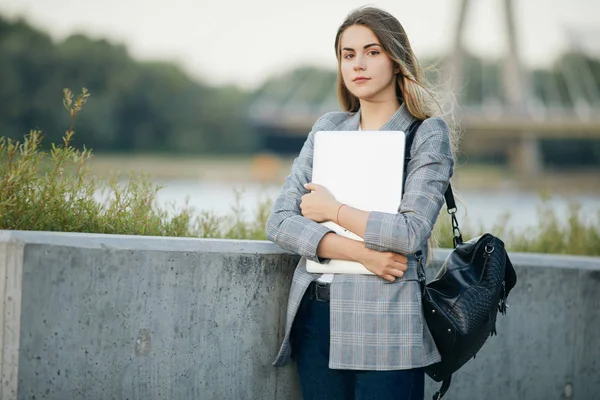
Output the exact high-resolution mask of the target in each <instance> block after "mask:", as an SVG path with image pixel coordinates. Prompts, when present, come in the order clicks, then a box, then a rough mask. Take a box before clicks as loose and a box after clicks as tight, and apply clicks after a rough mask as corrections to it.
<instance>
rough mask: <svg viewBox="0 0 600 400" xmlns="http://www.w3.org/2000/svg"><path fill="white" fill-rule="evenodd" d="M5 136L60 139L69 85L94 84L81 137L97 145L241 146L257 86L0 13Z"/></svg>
mask: <svg viewBox="0 0 600 400" xmlns="http://www.w3.org/2000/svg"><path fill="white" fill-rule="evenodd" d="M0 77H1V84H0V136H8V137H22V136H23V134H25V133H28V132H29V130H30V129H40V130H42V131H43V133H44V135H45V137H46V138H47V139H48V140H47V141H44V142H45V143H50V141H54V142H60V141H61V137H62V135H63V134H64V132H65V130H66V129H67V128H68V115H65V112H64V109H62V107H63V105H62V103H61V97H62V94H61V93H62V89H63V88H65V87H68V88H71V89H72V90H74V91H76V92H78V91H79V90H80V89H81V88H82V87H86V88H87V89H89V91H90V93H91V97H90V100H89V104H88V107H87V108H86V110H85V112H82V113H81V115H80V116H79V117H78V121H77V134H76V135H75V137H74V142H73V143H74V144H75V145H80V144H82V143H85V145H86V146H87V147H91V148H94V150H95V151H96V152H97V151H110V152H195V153H214V152H221V153H240V152H247V151H248V149H250V148H252V147H253V145H254V143H253V141H254V140H255V138H254V136H255V135H252V132H251V131H250V129H249V127H248V125H247V124H246V120H245V119H246V118H245V110H246V108H247V104H248V102H249V100H250V97H251V93H248V92H245V91H242V90H240V89H237V88H235V87H213V86H210V85H208V84H205V83H201V82H197V81H194V80H192V79H190V78H189V77H188V76H187V75H186V74H185V73H184V72H183V71H182V70H181V69H180V68H178V67H177V66H176V65H173V64H169V63H164V62H140V61H136V60H133V59H132V58H131V57H130V56H129V54H128V52H127V49H126V48H125V47H124V46H122V45H114V44H111V43H109V42H107V41H106V40H95V39H91V38H88V37H86V36H83V35H73V36H70V37H69V38H67V39H66V40H64V41H62V42H54V41H52V40H51V38H50V37H49V36H48V35H47V34H46V33H44V32H41V31H39V30H37V29H34V28H33V27H31V26H30V25H28V24H27V23H26V22H24V21H22V20H18V21H14V22H13V21H9V20H7V19H4V18H2V17H1V16H0Z"/></svg>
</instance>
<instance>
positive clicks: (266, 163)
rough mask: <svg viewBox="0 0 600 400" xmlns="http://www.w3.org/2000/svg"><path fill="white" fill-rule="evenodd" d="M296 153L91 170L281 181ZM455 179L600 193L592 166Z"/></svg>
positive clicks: (141, 162)
mask: <svg viewBox="0 0 600 400" xmlns="http://www.w3.org/2000/svg"><path fill="white" fill-rule="evenodd" d="M292 162H293V157H288V158H283V157H277V156H272V155H265V154H259V155H255V156H241V157H232V156H223V157H190V156H185V157H176V156H159V155H108V154H94V156H93V158H92V159H91V160H90V162H89V167H90V170H91V173H92V174H94V175H97V176H101V177H108V176H111V175H112V174H115V173H120V174H128V173H130V172H131V173H134V174H147V175H149V176H150V177H151V178H153V179H157V180H199V181H220V182H254V183H261V184H281V183H282V182H283V180H284V179H285V177H286V176H287V174H288V173H289V170H290V167H291V164H292ZM453 184H454V185H455V186H456V187H457V188H461V189H464V190H476V189H481V190H485V191H496V190H524V191H532V192H542V193H548V194H559V195H569V194H592V195H593V194H599V195H600V167H598V168H596V169H588V170H573V171H554V170H552V171H545V172H543V173H542V174H540V176H538V177H536V178H535V179H531V180H525V179H522V178H520V177H519V176H517V174H515V173H513V172H512V171H510V170H509V169H508V168H505V167H502V166H496V165H483V164H479V165H477V164H470V165H464V164H463V165H461V164H460V163H459V164H458V165H457V166H456V168H455V173H454V178H453Z"/></svg>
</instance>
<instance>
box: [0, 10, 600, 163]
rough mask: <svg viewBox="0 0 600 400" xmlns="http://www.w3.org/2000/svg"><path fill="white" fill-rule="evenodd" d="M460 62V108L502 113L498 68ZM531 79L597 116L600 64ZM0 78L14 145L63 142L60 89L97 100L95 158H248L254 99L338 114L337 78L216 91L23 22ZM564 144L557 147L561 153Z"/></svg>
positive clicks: (3, 131)
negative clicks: (27, 138)
mask: <svg viewBox="0 0 600 400" xmlns="http://www.w3.org/2000/svg"><path fill="white" fill-rule="evenodd" d="M431 62H433V60H430V61H427V60H425V62H424V64H430V63H431ZM463 62H464V80H463V81H464V83H465V85H464V90H463V91H462V93H461V97H460V99H461V103H462V104H464V105H467V106H468V105H471V104H475V105H482V104H483V105H488V106H489V105H492V106H493V105H498V104H502V103H503V101H504V100H503V97H504V96H503V94H502V92H503V88H502V83H501V68H502V65H501V63H500V62H498V61H496V62H494V61H490V60H482V59H480V58H477V57H475V56H473V55H467V56H466V57H465V59H464V61H463ZM528 72H529V73H528V74H527V76H528V81H529V82H530V83H531V88H532V91H533V93H532V94H533V95H534V96H533V97H532V98H533V99H537V104H538V105H539V104H544V105H545V106H549V107H561V106H566V107H571V106H573V104H577V107H579V109H580V110H583V112H585V106H586V104H588V105H595V107H596V109H597V108H598V107H600V99H599V98H598V93H599V92H600V60H598V59H594V58H590V57H587V56H585V55H583V54H580V53H569V54H564V55H563V56H562V57H560V58H559V59H558V60H557V61H556V62H555V64H554V65H553V66H552V68H550V69H547V70H535V71H528ZM0 77H1V81H0V136H8V137H13V138H17V137H22V136H23V134H25V133H27V132H29V130H30V129H40V130H42V131H43V133H44V135H45V137H46V138H47V139H48V140H46V141H44V143H50V142H60V140H61V137H62V135H63V134H64V131H65V130H66V129H67V127H68V116H67V115H65V113H64V111H63V110H62V109H61V108H62V107H63V105H62V104H61V101H60V99H61V97H62V93H61V92H62V89H63V88H65V87H69V88H71V89H73V90H74V91H76V92H78V91H79V90H80V88H82V87H86V88H88V89H89V91H90V93H91V97H90V99H89V102H88V105H87V107H86V110H85V112H83V113H81V115H80V116H79V117H78V121H77V127H76V128H77V129H76V130H77V134H76V135H75V137H74V141H73V144H74V145H76V146H78V145H81V144H84V143H85V145H86V146H87V147H91V148H93V149H94V150H95V152H103V151H104V152H124V153H131V152H144V153H148V152H160V153H182V152H190V153H195V154H208V153H211V154H224V153H228V154H235V153H237V154H241V153H250V152H253V151H256V150H259V149H260V146H261V139H260V132H259V129H263V128H261V127H259V126H256V124H254V123H253V121H252V120H251V119H250V117H249V110H251V106H252V104H253V101H254V100H256V99H257V98H261V100H265V99H267V101H269V99H270V100H271V101H272V103H273V104H274V105H281V104H284V103H285V104H286V106H287V107H292V108H293V109H294V110H296V111H297V112H298V113H301V112H303V109H302V107H306V104H307V103H311V102H312V103H313V104H317V105H319V106H320V108H323V110H321V109H319V111H323V112H325V111H328V110H332V109H335V107H337V104H336V103H335V90H334V84H335V71H331V70H323V69H318V68H314V67H301V68H298V69H295V70H292V71H287V72H286V73H284V74H282V75H281V76H274V77H272V78H271V79H269V80H267V81H266V82H265V83H264V84H263V86H262V87H260V88H258V89H257V90H255V91H247V90H242V89H239V88H237V87H234V86H219V87H215V86H212V85H210V84H208V83H206V82H199V81H197V80H193V79H191V78H190V77H188V76H187V75H186V74H185V73H184V72H183V71H182V70H181V69H180V68H179V67H178V66H176V65H174V64H171V63H167V62H142V61H137V60H134V59H132V58H131V57H130V56H129V54H128V52H127V49H126V48H125V47H124V46H123V45H118V44H112V43H110V42H108V41H106V40H102V39H100V40H98V39H91V38H89V37H87V36H84V35H73V36H70V37H68V38H67V39H65V40H64V41H61V42H55V41H53V40H52V39H51V38H50V37H49V35H48V34H46V33H44V32H41V31H39V30H37V29H35V28H34V27H32V26H30V25H29V24H28V23H27V22H25V21H23V20H16V21H10V20H8V19H5V18H3V17H2V16H0ZM291 97H292V98H291ZM534 103H535V101H534ZM535 105H536V104H533V106H535ZM564 145H565V143H564V142H557V143H556V146H559V149H557V150H560V148H564V147H561V146H564ZM551 146H552V145H551ZM596 147H598V146H596ZM587 150H589V148H588V149H587ZM599 151H600V150H599ZM559 153H560V151H559ZM598 159H599V160H600V155H598Z"/></svg>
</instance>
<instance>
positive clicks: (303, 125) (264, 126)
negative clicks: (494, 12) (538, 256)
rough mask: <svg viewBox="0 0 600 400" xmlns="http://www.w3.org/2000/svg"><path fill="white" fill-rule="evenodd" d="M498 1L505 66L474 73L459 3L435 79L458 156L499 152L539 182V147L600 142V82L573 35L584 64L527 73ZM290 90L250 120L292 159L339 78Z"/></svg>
mask: <svg viewBox="0 0 600 400" xmlns="http://www.w3.org/2000/svg"><path fill="white" fill-rule="evenodd" d="M500 1H502V2H503V6H504V15H503V16H502V18H503V25H504V27H505V29H506V33H507V38H508V46H507V48H508V50H507V53H506V54H505V57H504V59H503V62H502V65H488V66H485V65H480V66H479V67H480V69H479V71H475V73H474V71H473V63H472V62H471V64H468V63H469V58H468V57H469V55H468V54H467V52H466V50H465V46H464V40H463V37H464V30H465V26H466V25H467V20H468V19H467V16H468V10H469V6H470V4H471V3H472V2H471V1H470V0H462V1H461V2H460V4H459V8H458V13H459V15H458V23H457V25H456V27H455V29H454V32H453V45H452V49H451V52H450V55H449V56H446V57H444V58H443V59H442V61H441V68H440V74H439V75H438V76H437V79H438V80H441V81H442V82H444V85H443V87H442V91H441V92H442V97H452V96H450V95H451V94H452V95H453V97H454V99H455V101H454V102H453V103H452V104H453V105H450V106H448V107H447V109H446V110H445V111H446V112H447V114H448V115H450V117H451V118H449V120H450V121H455V123H456V125H457V128H458V130H459V131H460V132H461V133H462V141H461V152H462V153H467V154H469V155H476V156H485V155H486V154H490V153H495V154H498V152H500V153H501V154H502V155H503V156H504V158H506V160H507V161H508V164H509V165H510V167H511V168H512V169H513V170H514V171H515V172H517V173H519V174H521V175H522V176H527V177H531V178H534V177H535V176H537V175H538V174H539V173H540V172H541V171H542V170H543V167H544V165H543V161H542V158H543V157H542V155H541V151H540V141H541V140H546V139H552V140H572V139H583V140H593V141H596V142H597V141H599V140H600V89H599V88H600V81H598V80H599V79H600V77H598V76H597V75H598V74H596V76H594V71H592V69H591V66H590V64H589V63H588V62H586V60H585V50H584V49H583V48H582V46H580V44H579V41H578V37H577V35H574V34H573V32H570V35H569V37H570V39H571V49H570V50H571V52H572V53H573V54H576V55H577V54H579V55H581V56H580V57H577V56H575V57H571V58H567V59H561V60H559V61H558V62H557V63H556V65H555V68H554V70H553V72H554V74H545V75H540V74H539V73H537V74H534V73H533V72H531V71H527V70H526V69H525V68H524V66H523V63H522V61H521V59H520V57H519V51H518V42H519V41H518V36H517V29H516V27H515V17H514V14H515V13H514V10H513V0H500ZM475 67H477V65H476V66H475ZM490 70H493V71H496V72H497V75H498V76H497V77H495V78H496V80H495V81H494V82H496V81H497V82H498V84H497V85H490V84H487V85H486V82H488V81H489V78H490V77H489V76H487V78H486V74H487V75H489V74H490ZM478 74H479V76H477V75H478ZM486 79H487V80H486ZM288 83H289V84H287V85H274V86H273V87H265V88H264V90H263V91H262V93H261V94H260V95H259V96H258V97H257V98H256V100H255V102H254V103H253V104H252V106H251V111H250V115H251V118H252V120H253V122H254V124H255V125H256V126H257V127H258V128H259V130H260V131H261V132H262V134H263V136H264V137H265V138H266V139H267V140H268V141H270V144H271V146H270V147H272V148H273V149H275V150H276V151H283V150H284V149H285V148H286V147H287V148H288V149H293V152H295V151H297V150H298V149H299V146H300V145H301V143H302V141H303V140H304V139H305V137H306V135H307V133H308V132H309V131H310V128H311V126H312V124H313V123H314V121H315V120H316V119H317V118H318V117H319V116H321V115H322V114H324V113H325V112H327V111H337V110H339V105H338V103H337V99H336V91H335V72H334V71H332V72H330V73H324V72H323V71H319V70H316V69H306V70H305V71H302V72H300V73H297V74H295V75H294V78H293V79H291V80H290V81H289V82H288ZM282 86H284V87H285V90H282ZM474 92H475V93H476V95H473V93H474ZM474 98H475V99H476V100H475V101H473V99H474ZM286 143H292V145H291V146H286Z"/></svg>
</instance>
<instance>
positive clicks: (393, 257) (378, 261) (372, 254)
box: [358, 248, 408, 282]
mask: <svg viewBox="0 0 600 400" xmlns="http://www.w3.org/2000/svg"><path fill="white" fill-rule="evenodd" d="M358 261H359V262H360V263H361V264H362V265H363V266H364V267H365V268H366V269H368V270H369V271H371V272H372V273H374V274H375V275H378V276H380V277H382V278H383V279H385V280H388V281H390V282H394V281H395V279H396V277H398V278H401V277H402V276H403V275H404V271H406V270H407V269H408V265H407V262H408V260H407V258H406V256H404V255H402V254H397V253H392V252H389V251H388V252H379V251H376V250H371V249H367V248H365V252H364V253H363V254H362V255H361V256H360V257H359V260H358Z"/></svg>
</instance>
